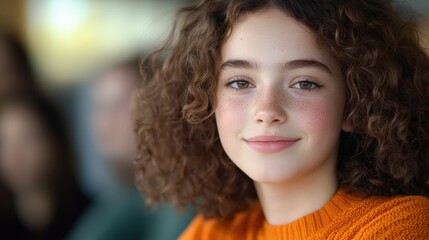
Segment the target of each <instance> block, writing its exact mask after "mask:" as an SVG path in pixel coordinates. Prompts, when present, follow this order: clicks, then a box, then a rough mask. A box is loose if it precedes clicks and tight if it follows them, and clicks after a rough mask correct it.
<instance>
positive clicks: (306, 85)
mask: <svg viewBox="0 0 429 240" xmlns="http://www.w3.org/2000/svg"><path fill="white" fill-rule="evenodd" d="M292 87H293V88H297V89H301V90H312V89H315V88H318V87H320V85H318V84H316V83H314V82H311V81H308V80H304V81H299V82H297V83H295V84H294V85H293V86H292Z"/></svg>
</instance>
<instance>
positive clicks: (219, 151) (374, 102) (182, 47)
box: [134, 0, 429, 218]
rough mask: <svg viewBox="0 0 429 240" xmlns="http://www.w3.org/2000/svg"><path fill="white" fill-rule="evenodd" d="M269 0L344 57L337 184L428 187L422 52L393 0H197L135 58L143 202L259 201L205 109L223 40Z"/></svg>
mask: <svg viewBox="0 0 429 240" xmlns="http://www.w3.org/2000/svg"><path fill="white" fill-rule="evenodd" d="M269 7H274V8H278V9H282V10H284V11H285V12H287V13H288V14H290V15H291V16H292V17H294V18H295V19H297V20H298V21H299V22H301V23H303V24H305V25H306V26H307V27H309V28H310V29H311V30H313V31H314V32H315V33H316V35H317V37H318V41H319V43H320V44H321V46H323V47H325V48H326V49H327V50H329V51H330V52H331V53H332V55H333V56H334V57H335V58H336V59H337V60H338V62H339V63H340V67H341V70H342V74H343V78H344V80H345V82H346V95H347V100H346V109H345V116H344V117H345V119H346V120H347V121H348V122H349V124H350V126H351V127H352V129H353V131H352V132H349V133H345V132H343V133H342V134H341V137H340V151H339V157H338V178H339V183H340V185H341V186H342V187H343V188H344V189H345V190H346V191H347V192H348V193H350V194H359V195H367V196H370V195H383V196H394V195H422V194H426V193H427V191H428V184H427V183H428V178H429V161H428V158H429V150H428V145H429V144H428V142H429V123H428V119H429V118H428V115H429V114H428V113H429V85H428V80H429V59H428V56H427V55H426V54H425V52H424V51H423V49H422V47H421V45H420V43H419V36H418V32H417V30H416V29H417V28H416V27H415V25H414V24H412V23H411V22H409V21H407V20H405V19H403V18H402V17H401V16H400V15H399V14H398V13H397V12H396V11H395V9H394V7H393V6H392V3H391V2H390V1H388V0H306V1H302V0H270V1H268V0H264V1H261V0H202V1H200V2H199V3H197V4H195V5H193V6H190V7H186V8H183V9H181V10H180V11H179V13H178V15H177V18H176V20H175V23H174V25H173V30H172V31H171V33H170V35H169V37H168V38H167V41H166V42H165V43H164V44H163V45H162V46H161V47H160V48H159V49H158V50H156V51H155V52H153V53H152V54H151V55H149V56H148V57H147V58H146V60H145V61H144V62H143V63H142V74H143V82H142V84H141V86H140V88H139V92H138V95H137V98H136V106H135V107H136V109H135V116H134V117H135V130H136V135H137V143H138V147H139V153H140V154H139V157H138V159H137V161H136V164H137V167H138V171H137V173H138V174H137V184H138V186H139V188H140V190H141V191H143V192H144V193H145V194H146V196H147V199H148V202H149V203H153V202H155V203H156V202H160V201H168V202H172V203H174V204H175V205H176V206H179V207H184V206H186V205H188V204H190V203H191V204H193V205H194V206H195V207H196V208H197V210H198V211H199V213H201V214H203V215H204V216H205V217H218V218H229V217H232V216H233V215H234V214H235V213H237V212H238V211H241V210H244V209H246V208H248V207H249V204H251V203H252V202H254V201H255V200H257V196H256V193H255V188H254V185H253V182H252V180H251V179H250V178H249V177H248V176H246V175H245V174H244V173H243V172H242V171H241V170H240V169H239V168H238V167H236V166H235V165H234V164H233V163H232V161H231V160H230V159H229V158H228V157H227V155H226V154H225V152H224V150H223V148H222V146H221V143H220V140H219V136H218V133H217V128H216V123H215V118H214V114H213V113H214V109H215V108H216V96H215V89H216V85H217V76H218V72H219V67H220V66H219V56H220V49H221V46H222V44H223V43H224V41H225V40H226V39H227V37H228V35H229V34H230V33H231V30H232V28H233V26H234V24H235V23H237V21H240V20H241V19H242V18H243V17H245V15H246V14H249V13H253V12H256V11H259V10H262V9H266V8H269ZM164 53H167V55H166V58H164V60H162V59H163V57H164V56H165V55H164Z"/></svg>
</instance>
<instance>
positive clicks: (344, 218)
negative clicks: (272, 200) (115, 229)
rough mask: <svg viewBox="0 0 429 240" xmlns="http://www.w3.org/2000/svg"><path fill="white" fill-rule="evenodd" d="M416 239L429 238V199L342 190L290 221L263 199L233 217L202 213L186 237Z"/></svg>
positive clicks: (183, 239) (187, 239)
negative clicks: (275, 220) (269, 212)
mask: <svg viewBox="0 0 429 240" xmlns="http://www.w3.org/2000/svg"><path fill="white" fill-rule="evenodd" d="M190 239H198V240H208V239H210V240H212V239H215V240H217V239H222V240H239V239H245V240H254V239H258V240H262V239H270V240H277V239H288V240H289V239H398V240H401V239H413V240H420V239H422V240H429V199H427V198H425V197H421V196H397V197H390V198H388V197H367V198H359V197H355V196H352V195H348V194H346V193H345V192H344V191H343V190H341V189H340V190H338V191H337V193H336V194H335V195H334V196H333V197H332V198H331V200H330V201H329V202H328V203H326V204H325V205H324V206H323V207H322V208H321V209H319V210H317V211H316V212H313V213H311V214H309V215H306V216H304V217H302V218H299V219H297V220H295V221H293V222H291V223H289V224H285V225H271V224H269V223H268V222H267V221H266V219H265V217H264V214H263V212H262V208H261V206H260V204H259V203H256V204H254V205H253V206H252V207H250V208H249V209H247V210H245V211H243V212H240V213H237V214H236V215H235V217H234V218H233V219H232V220H230V221H221V220H218V219H204V218H203V217H202V216H197V217H196V218H195V219H194V221H193V222H192V223H191V225H190V226H189V227H188V228H187V230H186V231H185V232H184V233H183V234H182V236H181V237H180V240H190Z"/></svg>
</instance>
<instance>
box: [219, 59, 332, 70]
mask: <svg viewBox="0 0 429 240" xmlns="http://www.w3.org/2000/svg"><path fill="white" fill-rule="evenodd" d="M280 65H281V66H282V67H283V69H285V70H292V69H298V68H316V69H319V70H321V71H324V72H327V73H329V74H332V72H331V70H330V69H329V67H328V66H326V64H323V63H321V62H319V61H317V60H314V59H297V60H292V61H289V62H286V63H283V64H280ZM226 68H244V69H259V68H260V66H259V64H258V63H256V62H252V61H247V60H242V59H230V60H227V61H225V62H224V63H222V65H221V69H226Z"/></svg>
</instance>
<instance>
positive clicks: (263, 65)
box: [215, 8, 345, 183]
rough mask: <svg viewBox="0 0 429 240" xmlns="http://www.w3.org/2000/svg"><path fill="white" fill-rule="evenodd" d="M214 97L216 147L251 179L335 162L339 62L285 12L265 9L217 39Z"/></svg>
mask: <svg viewBox="0 0 429 240" xmlns="http://www.w3.org/2000/svg"><path fill="white" fill-rule="evenodd" d="M217 99H218V100H217V101H218V102H217V108H216V112H215V115H216V121H217V127H218V131H219V136H220V140H221V142H222V146H223V148H224V149H225V151H226V153H227V154H228V156H229V157H230V158H231V160H232V161H233V162H234V163H235V164H236V165H237V166H238V167H239V168H240V169H241V170H242V171H244V172H245V173H246V174H247V175H248V176H249V177H250V178H252V179H253V180H254V181H256V182H260V183H264V182H265V183H280V182H288V181H291V180H294V179H296V178H297V177H299V176H302V175H305V174H309V173H312V172H314V171H317V169H327V168H326V167H323V166H326V165H327V164H328V166H332V167H330V168H335V161H336V157H337V150H338V142H339V134H340V131H341V129H342V127H343V126H344V125H345V124H344V123H343V109H344V104H345V86H344V81H343V79H342V76H341V72H340V68H339V65H338V63H337V62H336V60H335V59H334V58H333V57H332V56H331V55H330V54H329V52H327V51H326V50H325V49H323V48H322V47H321V46H319V44H318V43H317V42H316V35H315V34H314V33H313V32H311V30H310V29H309V28H307V27H306V26H304V25H303V24H301V23H299V22H297V21H296V20H294V19H293V18H292V17H289V16H288V15H287V14H286V13H285V12H283V11H281V10H278V9H274V8H270V9H267V10H264V11H261V12H257V13H253V14H250V15H248V16H247V17H246V18H245V19H243V21H241V22H239V23H237V24H235V26H234V28H233V31H232V33H231V35H230V37H229V38H228V39H227V40H226V42H225V43H224V45H223V46H222V53H221V70H220V74H219V79H218V88H217ZM329 171H330V173H331V174H332V173H333V172H334V170H333V169H330V170H329Z"/></svg>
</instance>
